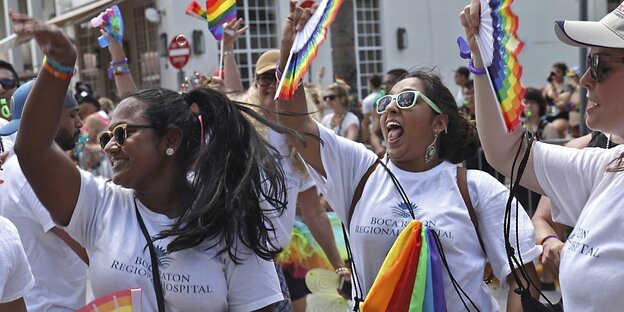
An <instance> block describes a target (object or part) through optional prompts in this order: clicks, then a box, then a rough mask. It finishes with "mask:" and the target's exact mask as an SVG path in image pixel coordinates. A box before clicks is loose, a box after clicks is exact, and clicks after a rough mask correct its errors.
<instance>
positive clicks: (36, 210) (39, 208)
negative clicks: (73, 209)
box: [20, 183, 56, 232]
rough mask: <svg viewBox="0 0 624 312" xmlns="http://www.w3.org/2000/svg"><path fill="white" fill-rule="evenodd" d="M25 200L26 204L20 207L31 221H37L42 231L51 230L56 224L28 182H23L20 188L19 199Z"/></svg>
mask: <svg viewBox="0 0 624 312" xmlns="http://www.w3.org/2000/svg"><path fill="white" fill-rule="evenodd" d="M21 200H24V201H26V205H22V209H26V210H27V211H24V213H26V214H27V215H28V216H29V217H30V218H31V219H32V220H33V221H35V222H37V223H38V224H39V225H40V226H41V228H42V229H43V231H44V232H47V231H49V230H51V229H52V228H53V227H54V226H55V225H56V224H55V223H54V221H52V216H50V212H49V211H48V210H47V209H46V208H45V207H44V206H43V204H42V203H41V201H39V198H38V197H37V195H36V194H35V191H34V190H33V189H32V187H31V186H30V184H28V183H27V184H25V185H24V187H23V188H22V192H21V198H20V201H21Z"/></svg>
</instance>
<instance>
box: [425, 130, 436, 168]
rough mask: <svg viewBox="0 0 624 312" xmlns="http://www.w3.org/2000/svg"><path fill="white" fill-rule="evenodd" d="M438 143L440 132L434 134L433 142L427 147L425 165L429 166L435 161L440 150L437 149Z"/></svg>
mask: <svg viewBox="0 0 624 312" xmlns="http://www.w3.org/2000/svg"><path fill="white" fill-rule="evenodd" d="M437 141H438V132H434V133H433V142H431V144H429V146H427V150H426V151H425V163H426V164H428V163H430V162H431V160H432V159H433V156H435V155H436V154H437V152H438V148H437V147H436V142H437Z"/></svg>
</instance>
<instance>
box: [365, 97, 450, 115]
mask: <svg viewBox="0 0 624 312" xmlns="http://www.w3.org/2000/svg"><path fill="white" fill-rule="evenodd" d="M419 97H420V98H422V99H423V100H425V103H427V105H429V107H431V109H433V111H434V112H436V113H438V114H442V110H441V109H440V108H439V107H438V105H436V104H435V103H433V101H431V100H430V99H429V98H428V97H427V96H426V95H424V94H422V93H421V92H420V91H403V92H401V93H399V94H397V95H384V96H382V97H380V98H379V99H378V100H377V113H378V114H383V112H385V111H386V108H388V105H390V103H392V100H396V103H397V107H398V108H400V109H408V108H412V107H414V105H416V103H417V102H418V98H419Z"/></svg>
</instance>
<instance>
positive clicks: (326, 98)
mask: <svg viewBox="0 0 624 312" xmlns="http://www.w3.org/2000/svg"><path fill="white" fill-rule="evenodd" d="M337 97H338V96H337V95H334V94H329V95H326V96H323V100H324V101H325V102H328V101H334V100H335V99H336V98H337Z"/></svg>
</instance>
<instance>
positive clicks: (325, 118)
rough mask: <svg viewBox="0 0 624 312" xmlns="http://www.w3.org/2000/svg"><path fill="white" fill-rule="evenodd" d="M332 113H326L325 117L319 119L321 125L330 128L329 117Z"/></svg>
mask: <svg viewBox="0 0 624 312" xmlns="http://www.w3.org/2000/svg"><path fill="white" fill-rule="evenodd" d="M332 116H333V114H327V115H325V117H323V120H321V125H322V126H323V127H325V128H327V129H331V118H332Z"/></svg>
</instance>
